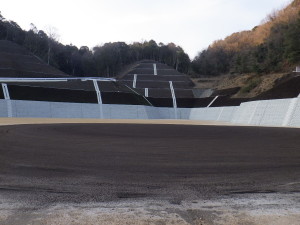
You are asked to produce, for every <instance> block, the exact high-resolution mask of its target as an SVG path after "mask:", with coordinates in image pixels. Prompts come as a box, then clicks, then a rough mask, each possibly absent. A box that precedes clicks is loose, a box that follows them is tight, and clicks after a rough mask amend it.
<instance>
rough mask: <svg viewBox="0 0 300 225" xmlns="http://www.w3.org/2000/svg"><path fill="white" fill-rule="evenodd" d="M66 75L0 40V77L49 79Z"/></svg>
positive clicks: (19, 48) (19, 47) (25, 51)
mask: <svg viewBox="0 0 300 225" xmlns="http://www.w3.org/2000/svg"><path fill="white" fill-rule="evenodd" d="M66 76H68V75H67V74H65V73H63V72H61V71H59V70H57V69H55V68H54V67H52V66H49V65H47V64H46V63H45V62H43V61H42V60H40V59H39V58H38V57H36V56H34V55H33V54H32V53H30V52H29V51H27V50H26V49H25V48H23V47H21V46H19V45H17V44H15V43H13V42H10V41H5V40H0V77H30V78H43V77H44V78H45V77H47V78H49V77H66Z"/></svg>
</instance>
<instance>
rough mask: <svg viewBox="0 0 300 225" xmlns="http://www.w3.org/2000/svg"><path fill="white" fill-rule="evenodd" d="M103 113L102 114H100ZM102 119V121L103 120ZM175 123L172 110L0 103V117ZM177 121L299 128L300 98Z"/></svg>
mask: <svg viewBox="0 0 300 225" xmlns="http://www.w3.org/2000/svg"><path fill="white" fill-rule="evenodd" d="M101 112H102V113H101ZM102 115H103V117H102ZM9 116H12V117H44V118H104V119H175V109H174V108H166V107H152V106H142V105H108V104H103V105H102V106H101V105H98V104H83V103H62V102H40V101H19V100H2V99H0V117H9ZM177 119H185V120H211V121H227V122H232V123H236V124H249V125H257V126H300V98H292V99H277V100H267V101H253V102H246V103H242V104H241V105H240V106H236V107H211V108H178V109H177Z"/></svg>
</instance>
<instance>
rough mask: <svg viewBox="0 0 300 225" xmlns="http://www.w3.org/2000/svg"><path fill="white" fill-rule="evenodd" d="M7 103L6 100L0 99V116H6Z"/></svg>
mask: <svg viewBox="0 0 300 225" xmlns="http://www.w3.org/2000/svg"><path fill="white" fill-rule="evenodd" d="M7 116H8V114H7V103H6V100H2V99H0V117H7Z"/></svg>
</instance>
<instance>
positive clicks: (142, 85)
mask: <svg viewBox="0 0 300 225" xmlns="http://www.w3.org/2000/svg"><path fill="white" fill-rule="evenodd" d="M135 75H136V82H134V77H135ZM119 81H120V82H121V83H123V84H126V85H127V86H129V87H133V88H135V90H136V91H137V92H139V93H141V94H144V95H147V94H146V92H147V90H148V97H153V98H171V91H170V83H169V81H172V82H173V86H174V89H175V94H176V97H177V98H193V97H194V94H193V86H194V83H193V82H192V81H191V79H190V78H189V77H188V76H187V75H185V74H182V73H179V72H178V71H176V70H175V69H173V68H172V67H170V66H167V65H165V64H162V63H159V62H156V61H151V60H144V61H140V62H139V63H137V64H136V65H135V66H133V67H132V68H131V69H130V70H129V72H127V74H125V75H124V76H122V77H120V78H119ZM145 89H147V90H145Z"/></svg>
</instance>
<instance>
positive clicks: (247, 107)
mask: <svg viewBox="0 0 300 225" xmlns="http://www.w3.org/2000/svg"><path fill="white" fill-rule="evenodd" d="M256 105H257V103H256V102H247V103H242V104H241V105H240V106H239V108H238V110H236V111H235V113H234V116H233V118H232V122H233V123H238V124H248V123H249V119H250V118H251V117H252V115H253V113H254V111H255V108H256V107H255V106H256Z"/></svg>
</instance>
